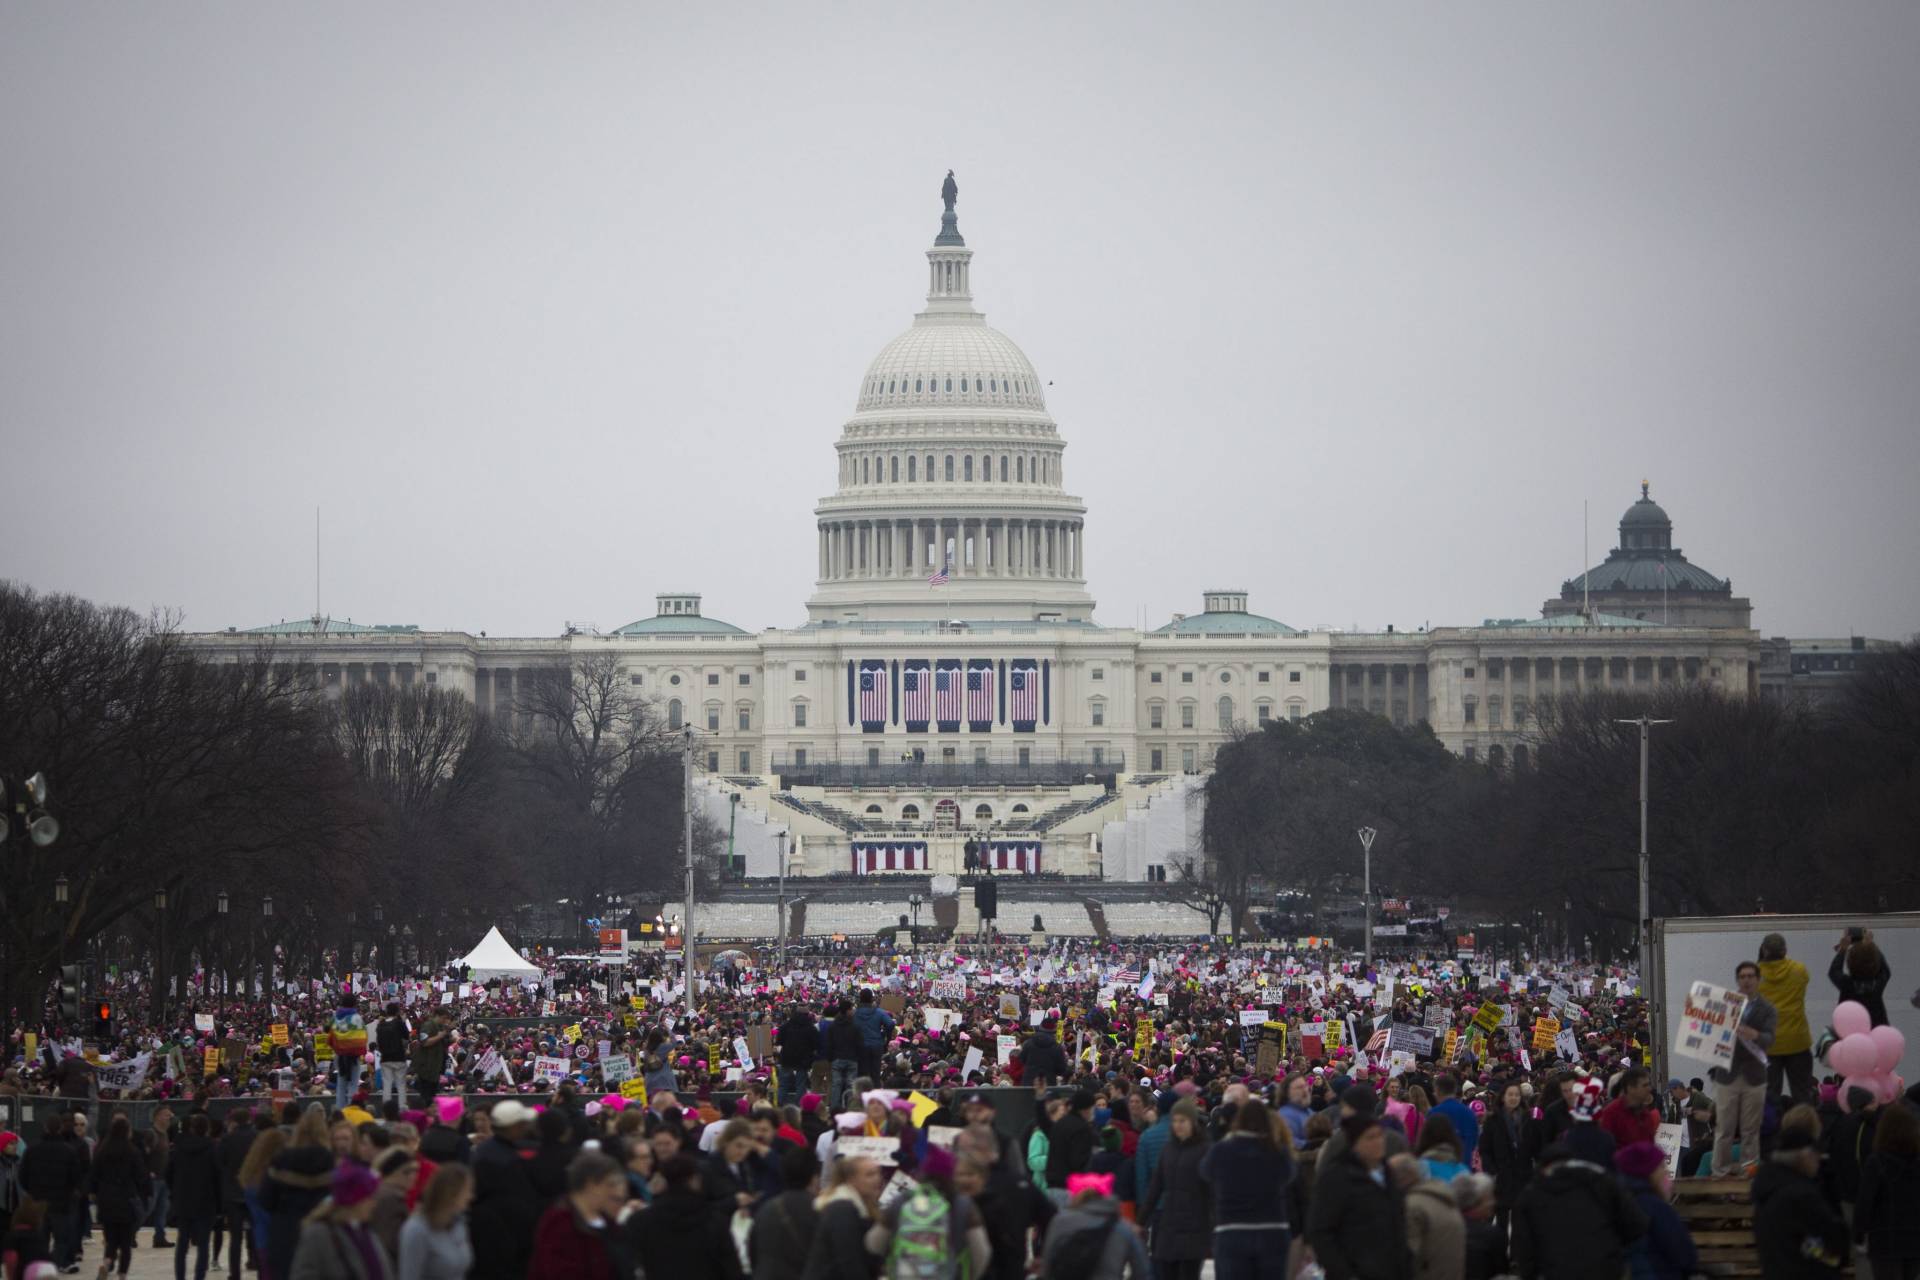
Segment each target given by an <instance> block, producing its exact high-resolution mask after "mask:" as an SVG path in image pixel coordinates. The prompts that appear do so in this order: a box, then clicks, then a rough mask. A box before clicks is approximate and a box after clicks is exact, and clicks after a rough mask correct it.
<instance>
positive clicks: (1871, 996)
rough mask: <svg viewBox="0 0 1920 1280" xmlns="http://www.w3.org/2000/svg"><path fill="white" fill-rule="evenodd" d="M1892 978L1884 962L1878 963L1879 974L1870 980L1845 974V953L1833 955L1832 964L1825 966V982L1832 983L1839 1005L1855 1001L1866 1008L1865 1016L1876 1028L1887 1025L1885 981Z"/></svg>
mask: <svg viewBox="0 0 1920 1280" xmlns="http://www.w3.org/2000/svg"><path fill="white" fill-rule="evenodd" d="M1892 977H1893V971H1892V970H1891V969H1889V968H1887V963H1886V961H1885V960H1882V961H1881V962H1880V972H1879V973H1877V974H1875V975H1874V976H1873V977H1871V978H1856V977H1854V976H1853V975H1852V974H1850V973H1848V972H1847V953H1846V952H1844V951H1836V952H1834V953H1833V963H1832V964H1830V965H1828V966H1827V981H1829V982H1831V983H1833V989H1834V990H1835V991H1837V992H1839V999H1840V1002H1841V1003H1844V1002H1846V1001H1848V1000H1857V1001H1859V1002H1860V1003H1861V1004H1863V1005H1865V1006H1866V1007H1867V1016H1868V1017H1869V1018H1871V1019H1872V1020H1873V1025H1874V1026H1876V1027H1884V1026H1886V1025H1887V980H1888V979H1890V978H1892Z"/></svg>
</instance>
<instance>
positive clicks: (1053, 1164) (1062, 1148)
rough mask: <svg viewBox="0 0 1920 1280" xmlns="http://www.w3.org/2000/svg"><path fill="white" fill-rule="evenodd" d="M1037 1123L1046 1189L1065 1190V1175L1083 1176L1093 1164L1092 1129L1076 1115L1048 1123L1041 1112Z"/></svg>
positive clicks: (1084, 1119) (1082, 1118)
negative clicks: (1042, 1137) (1044, 1138)
mask: <svg viewBox="0 0 1920 1280" xmlns="http://www.w3.org/2000/svg"><path fill="white" fill-rule="evenodd" d="M1039 1123H1040V1129H1041V1132H1043V1133H1045V1134H1046V1135H1047V1185H1048V1186H1049V1187H1054V1188H1060V1189H1064V1188H1065V1187H1066V1185H1067V1175H1068V1174H1070V1173H1085V1172H1086V1171H1087V1166H1088V1165H1089V1164H1090V1163H1092V1161H1093V1126H1092V1125H1091V1124H1089V1123H1088V1122H1087V1118H1086V1117H1085V1116H1083V1115H1081V1114H1080V1113H1079V1112H1077V1111H1069V1112H1067V1114H1065V1115H1063V1116H1061V1117H1060V1118H1059V1119H1058V1120H1048V1119H1047V1114H1046V1112H1044V1111H1042V1112H1041V1113H1040V1120H1039ZM1167 1145H1168V1146H1172V1145H1173V1144H1172V1143H1171V1142H1169V1143H1168V1144H1167Z"/></svg>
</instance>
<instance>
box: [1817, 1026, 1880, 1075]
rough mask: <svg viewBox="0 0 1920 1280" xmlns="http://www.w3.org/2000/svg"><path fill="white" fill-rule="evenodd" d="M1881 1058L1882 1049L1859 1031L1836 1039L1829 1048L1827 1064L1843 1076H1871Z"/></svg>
mask: <svg viewBox="0 0 1920 1280" xmlns="http://www.w3.org/2000/svg"><path fill="white" fill-rule="evenodd" d="M1879 1058H1880V1051H1879V1049H1878V1048H1877V1047H1876V1046H1875V1045H1874V1043H1873V1040H1872V1039H1871V1038H1870V1037H1868V1036H1865V1035H1861V1034H1858V1033H1856V1034H1854V1035H1850V1036H1848V1037H1847V1038H1846V1039H1844V1040H1840V1041H1836V1042H1835V1043H1834V1045H1833V1047H1832V1048H1830V1049H1828V1050H1827V1065H1828V1066H1830V1067H1832V1068H1833V1069H1834V1070H1835V1071H1838V1072H1839V1073H1840V1074H1841V1075H1843V1076H1861V1077H1865V1076H1870V1075H1872V1074H1873V1073H1874V1065H1875V1063H1877V1062H1878V1061H1879Z"/></svg>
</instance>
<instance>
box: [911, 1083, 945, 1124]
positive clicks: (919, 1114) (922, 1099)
mask: <svg viewBox="0 0 1920 1280" xmlns="http://www.w3.org/2000/svg"><path fill="white" fill-rule="evenodd" d="M907 1101H908V1102H911V1103H912V1104H913V1127H914V1128H916V1129H918V1128H920V1127H921V1126H922V1125H924V1124H926V1122H927V1117H928V1116H930V1115H932V1114H933V1113H934V1112H936V1111H938V1110H939V1109H940V1104H939V1103H937V1102H935V1101H934V1100H933V1099H932V1098H929V1097H928V1096H927V1095H926V1094H924V1093H922V1092H920V1091H919V1090H918V1089H915V1090H914V1091H913V1092H912V1093H910V1094H908V1095H907Z"/></svg>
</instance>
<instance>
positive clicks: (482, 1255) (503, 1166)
mask: <svg viewBox="0 0 1920 1280" xmlns="http://www.w3.org/2000/svg"><path fill="white" fill-rule="evenodd" d="M532 1159H533V1151H532V1148H521V1147H516V1146H515V1145H514V1144H513V1143H511V1142H508V1141H507V1140H506V1139H505V1138H499V1137H494V1138H488V1139H487V1140H486V1141H485V1142H482V1143H481V1144H480V1145H479V1146H477V1147H475V1148H474V1149H473V1208H472V1209H471V1210H470V1211H469V1213H468V1217H467V1221H468V1223H469V1226H470V1229H471V1231H472V1235H473V1258H474V1263H473V1280H526V1274H527V1263H528V1261H529V1260H530V1259H531V1257H532V1254H533V1233H534V1231H535V1229H536V1228H537V1227H538V1226H539V1225H540V1214H541V1211H542V1210H544V1209H545V1208H546V1205H544V1204H543V1203H541V1200H540V1195H539V1193H538V1192H536V1191H535V1190H534V1189H533V1179H532V1177H530V1176H529V1167H530V1164H531V1161H532Z"/></svg>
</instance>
